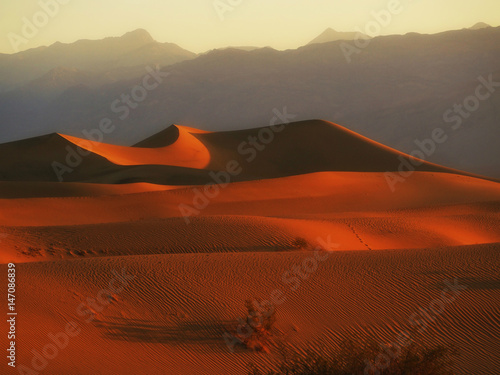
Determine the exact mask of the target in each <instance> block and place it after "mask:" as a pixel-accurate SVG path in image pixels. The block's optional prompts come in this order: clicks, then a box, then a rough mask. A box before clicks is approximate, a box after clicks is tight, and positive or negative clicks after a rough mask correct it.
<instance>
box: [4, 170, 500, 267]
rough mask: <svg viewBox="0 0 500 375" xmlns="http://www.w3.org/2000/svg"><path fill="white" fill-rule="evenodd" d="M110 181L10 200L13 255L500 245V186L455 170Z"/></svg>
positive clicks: (7, 243) (9, 249) (7, 242)
mask: <svg viewBox="0 0 500 375" xmlns="http://www.w3.org/2000/svg"><path fill="white" fill-rule="evenodd" d="M97 186H99V185H97ZM102 186H103V188H102V189H97V187H96V185H91V184H73V188H74V191H75V194H76V195H79V196H75V197H70V196H68V195H67V194H68V193H69V191H67V190H65V191H62V193H63V194H66V195H65V196H64V195H63V194H61V195H62V196H61V197H45V198H20V199H1V200H0V204H1V205H2V210H1V211H0V229H1V231H2V232H4V233H7V234H8V237H6V238H5V239H4V241H3V250H2V259H1V261H2V262H6V261H8V260H9V259H12V260H16V261H23V262H24V261H40V260H50V259H61V258H74V257H94V256H95V257H101V256H111V255H134V254H157V253H183V252H194V253H212V252H240V251H244V252H248V251H250V252H251V251H273V252H274V251H281V250H286V251H292V250H296V249H297V245H296V244H295V245H294V243H295V242H296V240H297V239H298V238H302V239H304V240H305V241H306V242H307V243H308V244H309V246H312V247H314V246H317V244H318V243H317V238H318V237H324V236H328V235H330V234H335V235H336V236H337V239H338V243H339V246H338V248H337V250H365V249H371V250H382V249H396V248H422V247H441V246H451V245H464V244H476V243H491V242H499V241H500V230H498V228H499V227H500V216H499V215H500V214H499V209H498V207H499V204H500V203H499V202H500V185H499V184H498V183H495V182H491V181H486V180H482V179H477V178H472V177H467V176H459V175H454V174H450V173H431V172H416V173H415V174H414V175H412V177H411V178H410V179H408V181H407V182H406V183H404V184H402V185H401V186H400V187H398V189H397V190H396V191H394V192H392V191H391V190H390V189H389V187H388V186H387V183H386V181H385V177H384V175H383V174H382V173H374V172H371V173H360V172H322V173H314V174H307V175H300V176H292V177H284V178H278V179H269V180H259V181H247V182H239V183H232V184H229V185H227V186H225V187H224V186H222V185H221V186H220V187H219V189H220V192H219V194H217V195H216V196H212V197H211V198H210V199H207V198H206V197H205V198H202V197H203V194H202V191H203V188H202V187H197V186H190V187H163V188H164V189H162V190H156V189H158V188H162V186H160V185H147V184H134V185H131V186H129V187H128V189H130V190H129V191H128V192H127V191H126V190H125V187H123V188H120V189H121V193H120V190H119V189H117V187H113V186H110V185H102ZM105 187H107V189H108V190H106V189H105ZM79 191H80V193H78V192H79ZM111 192H114V193H115V194H114V195H113V194H110V193H111ZM92 194H94V196H92ZM200 202H205V203H204V207H201V206H199V203H200ZM186 213H187V214H186Z"/></svg>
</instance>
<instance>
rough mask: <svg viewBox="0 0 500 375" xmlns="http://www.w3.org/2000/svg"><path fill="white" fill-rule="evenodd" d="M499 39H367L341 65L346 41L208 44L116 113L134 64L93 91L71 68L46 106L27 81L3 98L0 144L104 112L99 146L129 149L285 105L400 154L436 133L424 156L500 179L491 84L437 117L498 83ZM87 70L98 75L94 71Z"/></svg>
mask: <svg viewBox="0 0 500 375" xmlns="http://www.w3.org/2000/svg"><path fill="white" fill-rule="evenodd" d="M138 39H140V38H138ZM499 41H500V28H492V27H491V28H483V29H479V30H468V29H463V30H457V31H449V32H444V33H440V34H435V35H420V34H416V33H410V34H407V35H403V36H401V35H393V36H384V37H377V38H374V39H371V40H370V43H369V45H368V46H367V47H366V48H364V49H363V50H359V53H354V54H353V55H352V56H351V58H352V62H351V63H348V62H347V60H346V58H345V56H344V53H343V51H342V49H341V46H342V44H343V43H351V45H352V46H355V44H354V43H353V42H346V41H336V42H329V43H321V44H312V45H308V46H304V47H301V48H298V49H296V50H286V51H276V50H274V49H272V48H262V49H256V50H253V51H243V50H237V49H226V50H213V51H211V52H209V53H207V54H203V55H200V56H198V57H197V58H195V59H190V60H187V61H183V62H181V63H178V64H174V65H170V66H168V67H164V68H163V69H162V70H163V71H165V72H168V73H170V75H169V76H168V77H167V78H165V80H164V82H163V83H162V84H161V85H159V86H158V87H157V88H155V89H154V90H152V91H149V92H148V93H147V98H146V99H145V100H144V101H143V102H141V103H135V104H137V106H136V107H137V108H133V109H132V108H129V110H128V111H127V112H126V111H125V109H123V108H122V111H121V112H116V111H115V112H113V110H112V103H115V104H116V103H118V104H120V105H121V106H123V105H124V104H123V103H121V102H120V100H121V99H120V98H121V95H122V94H130V93H131V90H132V89H133V88H134V87H135V86H137V85H140V84H141V82H142V78H141V75H145V74H146V71H145V70H144V69H143V68H140V69H138V70H136V71H135V73H136V76H135V77H132V78H131V76H130V75H127V74H125V73H126V72H127V70H126V69H128V68H123V69H124V70H123V72H125V73H123V72H122V73H123V74H124V77H125V79H124V78H120V77H119V76H117V75H115V76H114V77H113V80H110V81H105V80H103V82H104V84H103V85H102V86H100V87H95V86H93V84H92V82H94V81H95V78H94V79H93V78H90V77H89V78H87V79H86V82H81V77H82V76H79V74H80V73H72V74H74V75H76V77H72V78H71V80H72V82H74V83H75V84H76V85H75V86H72V87H69V88H66V87H67V86H68V85H66V86H64V85H62V86H59V87H63V86H64V87H65V91H64V92H62V93H61V94H60V95H57V96H56V97H54V99H52V100H50V101H49V102H48V103H46V102H44V101H43V100H37V98H39V97H40V95H39V94H33V92H34V91H33V90H31V91H29V98H30V100H32V101H33V103H42V104H39V105H38V107H35V106H32V107H26V105H25V104H26V102H23V101H22V100H23V93H24V94H25V95H26V96H27V94H26V91H25V90H26V88H23V90H21V92H19V91H18V92H14V91H11V92H8V93H4V94H3V95H2V96H1V98H0V126H1V128H0V141H1V142H6V141H13V140H16V139H21V138H27V137H33V136H38V135H41V134H46V133H51V132H62V133H66V134H71V135H74V136H77V137H82V130H83V129H87V130H91V129H96V128H98V126H99V122H100V121H101V120H102V119H103V118H110V119H111V120H112V121H113V125H115V129H114V131H113V132H112V133H111V134H107V135H106V137H105V139H104V140H103V141H104V142H108V143H120V144H133V143H135V142H138V141H140V140H141V139H143V138H145V137H146V136H148V135H150V134H152V133H155V132H157V131H160V130H161V129H163V128H164V125H165V123H180V124H185V125H187V126H192V127H196V128H202V129H206V130H236V129H243V128H249V127H252V126H255V124H266V123H269V122H270V121H271V120H272V119H273V117H275V113H274V112H273V109H275V108H276V109H278V110H280V111H283V108H284V107H286V108H287V112H288V113H290V114H294V115H296V117H295V118H294V121H298V120H305V119H310V118H323V119H326V120H329V121H333V122H336V123H341V124H343V125H344V126H346V127H348V128H350V129H352V130H354V131H356V132H359V133H361V134H363V135H365V136H367V137H370V138H372V139H374V140H375V141H378V142H381V143H384V144H387V145H389V146H391V147H394V148H396V149H399V150H401V151H403V152H406V153H410V152H412V151H413V150H415V149H418V147H417V146H416V144H415V141H416V140H420V141H422V140H424V139H427V138H430V137H431V135H432V132H433V130H434V129H436V128H442V129H444V130H445V133H446V136H447V140H446V142H444V143H442V144H438V145H436V147H435V150H432V153H431V155H430V156H428V160H429V161H432V162H435V163H439V164H443V165H446V166H449V167H452V168H457V169H461V170H466V171H469V172H473V173H479V174H486V175H490V176H492V177H500V175H499V171H500V157H499V156H500V155H499V151H498V144H497V143H498V139H499V138H500V127H499V126H498V124H499V123H500V108H499V107H500V93H499V91H500V90H498V88H492V89H493V90H496V91H495V92H493V93H492V94H491V95H490V96H489V97H488V98H487V99H486V100H483V101H481V102H480V105H479V108H478V109H477V110H476V111H474V112H472V113H466V117H467V118H464V119H463V120H462V124H461V126H460V127H459V128H458V129H457V130H453V129H452V125H453V124H454V123H453V122H450V121H448V122H445V120H444V118H443V115H444V114H445V113H446V112H447V111H449V110H451V109H453V107H454V105H455V104H461V105H463V102H464V100H465V99H466V98H468V97H469V96H471V95H475V92H476V88H477V87H478V85H480V84H481V83H480V81H479V80H478V79H479V77H483V78H484V79H485V80H486V81H488V80H489V79H490V78H489V77H490V75H491V79H492V80H493V81H494V82H499V81H500V68H499V66H498V61H500V50H499V49H498V42H499ZM30 53H35V52H34V51H32V52H30ZM131 55H133V53H132V54H131ZM120 56H123V54H121V55H120ZM97 58H98V57H95V59H97ZM135 58H140V57H137V56H135ZM28 60H30V59H28ZM30 61H31V60H30ZM35 61H36V59H34V60H33V61H32V62H31V64H35ZM115 61H116V60H115ZM0 71H1V70H0ZM113 72H116V70H113ZM87 73H89V72H87ZM89 74H91V75H93V77H99V75H102V72H95V71H91V72H90V73H89ZM68 75H69V76H71V74H69V73H68ZM2 77H5V74H3V75H2ZM78 77H80V78H78ZM79 79H80V81H79ZM42 81H43V80H42ZM106 82H108V83H106ZM35 86H36V85H35ZM39 86H40V85H38V86H37V87H39ZM49 86H50V85H49ZM26 87H32V85H28V86H26ZM51 90H52V89H51ZM49 91H50V90H49V89H47V92H49ZM50 92H52V93H53V92H54V91H50ZM117 101H118V102H117ZM23 103H24V104H23ZM27 108H29V109H27ZM125 114H126V116H124V115H125ZM448 120H449V116H448Z"/></svg>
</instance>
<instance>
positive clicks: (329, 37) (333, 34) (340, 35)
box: [308, 27, 369, 45]
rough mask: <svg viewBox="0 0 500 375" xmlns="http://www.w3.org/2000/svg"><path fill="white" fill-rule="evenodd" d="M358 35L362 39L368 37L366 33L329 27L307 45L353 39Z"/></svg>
mask: <svg viewBox="0 0 500 375" xmlns="http://www.w3.org/2000/svg"><path fill="white" fill-rule="evenodd" d="M358 37H359V38H363V39H366V38H369V37H368V36H367V35H364V34H361V33H357V32H349V31H348V32H344V31H337V30H335V29H332V28H331V27H329V28H327V29H326V30H325V31H323V32H322V33H321V34H320V35H318V36H317V37H316V38H314V39H313V40H311V41H310V42H309V43H308V45H309V44H317V43H328V42H335V41H337V40H354V39H356V38H358Z"/></svg>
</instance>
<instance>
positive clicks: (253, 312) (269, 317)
mask: <svg viewBox="0 0 500 375" xmlns="http://www.w3.org/2000/svg"><path fill="white" fill-rule="evenodd" d="M245 307H246V309H247V316H246V317H245V318H243V319H240V324H239V325H238V327H237V328H236V329H235V332H233V336H234V337H235V338H236V339H237V340H238V341H239V342H240V343H241V344H242V345H244V346H245V347H246V348H247V349H251V350H255V351H262V352H269V350H270V345H271V339H272V335H273V325H274V323H275V322H276V310H275V306H274V305H263V304H262V300H260V299H254V300H250V299H248V300H246V301H245Z"/></svg>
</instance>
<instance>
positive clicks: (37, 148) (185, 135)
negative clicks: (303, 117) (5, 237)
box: [0, 120, 470, 185]
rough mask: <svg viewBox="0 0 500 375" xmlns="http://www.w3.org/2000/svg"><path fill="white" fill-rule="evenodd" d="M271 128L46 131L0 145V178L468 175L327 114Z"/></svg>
mask: <svg viewBox="0 0 500 375" xmlns="http://www.w3.org/2000/svg"><path fill="white" fill-rule="evenodd" d="M272 129H274V130H272ZM276 129H277V128H272V127H264V128H258V129H249V130H242V131H232V132H216V133H209V132H202V131H199V130H196V129H192V128H188V127H182V126H178V125H172V126H170V127H169V128H167V129H166V130H164V131H162V132H160V133H158V134H156V135H154V136H152V137H150V138H148V139H146V140H145V141H143V142H140V143H138V144H136V145H135V146H134V147H124V146H116V145H110V144H104V143H99V142H92V141H89V140H87V139H82V138H77V137H73V136H68V135H61V134H50V135H46V136H41V137H35V138H31V139H27V140H22V141H16V142H11V143H6V144H2V145H0V167H1V171H2V174H1V176H0V179H1V180H3V181H37V182H40V181H44V182H59V181H64V182H86V183H107V184H118V183H121V184H123V183H132V182H145V183H154V184H163V185H191V184H203V183H209V182H214V179H213V177H211V175H210V172H213V173H216V172H219V171H226V170H227V169H228V165H232V166H233V167H232V169H234V170H238V171H239V173H237V174H234V175H233V176H232V180H231V181H232V182H235V181H245V180H256V179H263V178H276V177H285V176H292V175H297V174H305V173H313V172H320V171H349V172H386V171H399V170H403V171H407V170H408V169H410V168H411V170H416V171H430V172H449V173H455V174H464V175H470V174H467V173H464V172H461V171H457V170H453V169H449V168H445V167H442V166H439V165H436V164H432V163H428V162H425V161H417V160H416V159H414V158H411V157H410V156H408V155H405V154H403V153H401V152H399V151H396V150H394V149H391V148H389V147H386V146H384V145H381V144H379V143H377V142H374V141H372V140H370V139H368V138H365V137H363V136H361V135H359V134H357V133H354V132H352V131H350V130H348V129H345V128H343V127H341V126H339V125H336V124H333V123H330V122H327V121H322V120H311V121H301V122H297V123H292V124H287V125H286V126H285V125H283V126H282V127H280V128H278V129H281V130H279V131H277V130H276ZM55 163H56V164H55ZM230 163H232V164H230ZM234 163H237V164H234ZM234 165H236V167H235V166H234ZM230 168H231V167H230Z"/></svg>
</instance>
